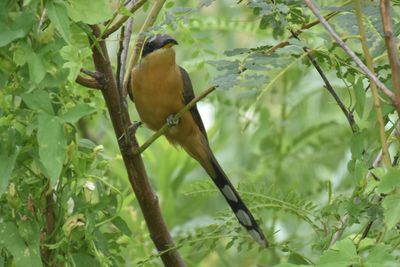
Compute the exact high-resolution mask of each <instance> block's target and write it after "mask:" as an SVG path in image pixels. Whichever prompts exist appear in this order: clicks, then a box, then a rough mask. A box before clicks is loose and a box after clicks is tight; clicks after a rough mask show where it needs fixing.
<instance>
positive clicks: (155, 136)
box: [134, 85, 218, 155]
mask: <svg viewBox="0 0 400 267" xmlns="http://www.w3.org/2000/svg"><path fill="white" fill-rule="evenodd" d="M217 87H218V86H216V85H213V86H211V87H209V88H208V89H207V90H205V91H204V92H203V93H201V94H200V95H198V96H197V97H195V98H193V99H192V101H190V102H189V103H188V104H187V105H186V106H184V107H183V108H182V109H181V110H180V111H179V112H178V113H177V114H176V115H175V116H174V118H173V120H174V121H179V119H180V118H181V117H182V116H183V115H184V114H185V113H186V112H187V111H189V110H190V109H191V108H192V107H194V106H195V105H196V103H197V102H199V101H200V100H202V99H203V98H205V97H206V96H207V95H208V94H210V93H211V92H213V91H214V90H215V89H216V88H217ZM168 128H169V125H168V124H167V123H165V124H164V125H163V127H161V128H160V129H159V130H158V131H157V132H155V133H154V134H153V135H152V136H151V137H150V138H149V139H148V140H147V141H146V142H145V143H144V144H143V145H141V146H140V147H139V148H137V149H136V150H135V151H134V153H135V155H140V154H141V153H142V152H143V151H145V150H146V149H147V148H148V147H149V146H150V145H151V144H152V143H153V142H154V141H156V140H157V139H158V138H159V137H160V136H161V135H163V134H164V133H165V132H166V131H167V129H168Z"/></svg>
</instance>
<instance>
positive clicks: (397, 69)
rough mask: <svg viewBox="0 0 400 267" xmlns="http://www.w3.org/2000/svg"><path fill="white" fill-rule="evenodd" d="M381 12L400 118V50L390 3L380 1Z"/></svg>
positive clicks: (384, 0)
mask: <svg viewBox="0 0 400 267" xmlns="http://www.w3.org/2000/svg"><path fill="white" fill-rule="evenodd" d="M380 11H381V17H382V24H383V32H384V35H385V42H386V49H387V53H388V57H389V63H390V68H391V69H392V82H393V88H394V90H395V91H394V92H395V99H396V100H395V101H394V102H395V105H396V109H397V112H398V113H399V116H400V108H398V107H400V63H399V58H398V56H397V53H398V49H397V47H396V43H395V41H394V36H393V25H392V19H391V18H392V17H391V14H390V1H389V0H381V1H380Z"/></svg>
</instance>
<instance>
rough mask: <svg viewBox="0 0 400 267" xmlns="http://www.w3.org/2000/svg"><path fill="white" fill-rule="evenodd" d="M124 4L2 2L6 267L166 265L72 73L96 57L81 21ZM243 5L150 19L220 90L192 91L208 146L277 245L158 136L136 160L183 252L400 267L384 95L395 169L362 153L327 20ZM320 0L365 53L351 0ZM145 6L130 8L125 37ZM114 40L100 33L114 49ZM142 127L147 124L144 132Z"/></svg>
mask: <svg viewBox="0 0 400 267" xmlns="http://www.w3.org/2000/svg"><path fill="white" fill-rule="evenodd" d="M122 2H123V1H105V0H104V1H103V0H101V1H84V0H68V1H61V0H47V1H39V0H30V1H17V0H5V1H4V0H3V1H0V88H1V90H0V173H1V177H0V266H17V267H19V266H34V267H35V266H64V265H65V266H89V265H93V266H123V265H129V266H130V265H134V264H138V265H139V266H160V265H161V262H160V260H159V255H160V254H157V253H156V252H155V249H154V245H153V243H152V242H151V239H150V237H149V234H148V232H147V228H146V225H145V224H144V219H143V217H142V215H141V213H140V209H139V207H138V204H137V201H136V199H135V197H134V195H133V193H132V190H131V188H130V185H129V182H128V180H127V177H126V173H125V169H124V165H123V162H122V160H121V155H120V151H119V150H118V145H117V142H116V138H115V136H114V133H113V129H112V125H111V123H110V122H109V119H108V116H107V109H106V107H105V105H104V100H103V99H102V95H101V93H100V92H99V91H96V90H90V89H88V88H85V87H83V86H81V85H79V84H78V83H76V82H75V80H76V77H77V76H78V75H79V74H80V71H81V68H82V67H84V68H86V69H93V63H92V59H91V56H92V54H91V53H92V52H91V49H90V48H91V44H90V43H89V41H88V36H89V38H91V35H90V31H89V29H88V26H87V24H95V23H100V24H99V25H101V30H102V31H105V30H106V29H107V28H108V27H109V26H110V24H111V23H112V22H113V20H115V16H114V15H113V14H114V12H117V13H118V12H119V14H121V15H125V14H126V13H127V12H128V13H129V11H127V10H126V9H124V8H122V7H121V6H122V4H123V3H122ZM239 2H240V3H238V4H237V5H232V3H231V1H210V0H203V1H200V3H198V1H186V0H180V1H172V0H171V1H167V3H166V4H165V6H164V8H163V10H162V12H161V13H160V15H159V19H158V23H157V25H156V26H153V27H152V28H151V32H168V33H170V34H173V35H174V36H175V37H176V39H177V40H179V43H180V45H179V46H178V47H177V49H176V50H177V61H178V62H179V63H180V64H181V65H182V66H184V67H185V68H186V69H187V70H188V71H189V73H190V75H191V77H192V80H193V83H194V85H195V88H196V90H199V91H200V90H201V88H206V87H207V86H208V84H211V83H213V84H218V85H219V90H218V91H217V92H216V93H214V95H211V96H210V97H209V98H208V100H207V101H206V103H200V104H199V107H200V111H201V113H202V114H203V118H204V120H205V123H206V126H207V127H208V133H209V139H210V143H211V146H212V148H213V151H214V152H215V153H216V157H217V158H218V159H219V160H220V162H221V165H222V166H224V169H225V171H226V172H227V174H228V175H229V176H230V177H231V178H232V181H233V182H234V184H239V191H240V193H241V195H243V198H244V200H245V202H246V203H248V204H249V206H250V209H251V210H252V211H253V212H254V214H255V215H256V218H257V219H259V221H260V222H261V225H262V228H263V229H264V230H265V233H266V236H267V237H268V239H269V240H270V241H271V243H272V246H271V248H268V249H265V250H264V249H260V248H258V247H257V245H256V244H254V242H253V241H252V240H251V238H250V237H249V236H248V234H247V233H246V232H245V230H243V229H242V228H241V227H239V225H238V224H237V222H236V220H235V218H234V216H233V214H231V213H230V212H229V211H228V208H227V206H226V205H225V203H224V201H223V200H222V197H221V196H219V194H218V192H217V190H216V189H215V188H214V187H213V185H212V184H211V183H210V182H206V181H207V179H208V178H206V175H205V173H204V172H203V171H202V170H201V169H200V167H199V166H198V165H197V164H196V163H195V162H194V161H193V160H191V159H189V158H188V156H187V155H186V154H185V153H183V152H182V151H180V150H173V149H172V148H171V146H170V144H168V143H167V142H166V141H165V140H163V139H160V140H158V141H157V142H156V143H154V144H153V145H152V146H151V147H150V148H149V149H147V150H146V151H145V152H144V155H143V158H144V161H145V165H146V168H147V171H148V174H149V176H150V177H151V178H152V182H153V185H154V188H155V190H156V192H157V194H158V196H159V199H160V202H161V207H162V211H163V215H164V217H165V220H166V221H167V224H168V225H169V227H170V229H171V232H172V234H173V236H174V238H175V241H176V243H177V247H178V248H179V251H180V252H181V254H182V255H183V257H184V259H185V261H186V263H187V265H188V266H255V265H256V264H257V266H280V267H284V266H310V265H311V266H312V265H314V266H324V267H328V266H371V267H372V266H397V265H399V255H400V251H399V244H400V235H399V222H400V208H399V207H400V205H399V203H400V182H399V181H400V180H399V176H400V170H399V168H398V147H399V140H398V136H397V135H398V133H397V132H396V130H395V129H396V127H397V123H398V115H397V114H396V112H395V110H394V108H393V106H392V105H391V104H390V102H389V101H388V99H386V97H385V96H384V95H381V96H380V97H381V101H382V102H381V106H382V111H383V116H384V121H385V124H386V125H385V132H386V136H387V139H388V142H390V144H391V146H390V154H391V157H392V159H394V164H393V166H391V167H384V166H381V167H378V166H373V163H374V161H375V159H376V158H377V157H378V154H379V152H380V148H381V143H380V139H379V132H378V123H377V115H376V112H375V110H374V108H373V105H372V97H371V93H370V90H369V81H368V79H367V78H366V76H365V75H364V74H363V73H362V72H361V71H360V70H359V69H358V68H357V67H356V65H355V64H354V63H353V62H352V60H351V59H349V58H348V57H347V55H345V54H344V53H343V51H342V50H341V49H340V47H338V45H336V44H335V43H333V42H332V39H331V37H330V36H329V35H328V34H327V33H326V32H325V31H324V30H323V28H322V27H320V26H318V25H314V26H312V27H311V26H310V27H309V28H307V27H304V26H305V25H309V24H310V23H312V22H313V21H314V20H315V18H314V16H313V15H312V14H311V12H309V11H308V9H307V7H306V6H305V5H304V4H303V2H302V1H292V0H281V1H266V0H248V1H239ZM314 2H316V1H314ZM393 2H394V3H393V4H394V6H393V18H392V19H393V23H394V29H395V35H396V36H398V34H399V33H400V26H399V25H400V24H399V23H400V19H399V9H398V8H399V6H398V3H397V1H393ZM319 3H320V5H319V6H318V8H319V9H320V11H321V12H322V13H323V15H328V14H330V15H332V17H331V18H330V20H329V22H330V23H331V25H333V26H334V28H335V29H336V30H337V31H338V33H339V34H340V36H342V38H343V39H344V40H345V41H346V43H347V44H348V45H349V46H350V47H351V48H352V49H353V50H354V51H355V52H356V53H357V55H358V56H360V57H361V58H362V59H364V54H363V52H362V48H361V44H360V42H359V39H358V36H357V35H358V27H357V21H356V16H355V13H354V4H353V2H352V1H335V2H334V1H319ZM150 4H152V3H150ZM149 6H150V5H149V4H145V6H144V7H143V8H142V9H140V10H139V11H138V12H136V13H135V14H134V15H133V16H134V18H135V20H134V25H135V26H134V29H135V32H137V30H136V29H138V28H140V26H141V25H142V24H143V21H144V19H145V16H146V14H147V13H148V10H149ZM93 10H96V12H93ZM362 12H363V19H364V24H365V27H366V32H367V36H366V37H367V40H368V45H369V48H370V52H371V54H372V56H373V59H374V64H375V71H376V74H377V76H378V77H379V79H380V80H381V81H382V82H384V83H385V84H386V86H387V87H389V88H393V86H392V81H391V69H390V66H389V64H388V60H387V56H386V48H385V40H384V36H383V31H382V23H381V20H380V15H379V7H378V4H377V1H367V2H363V10H362ZM108 20H109V23H108V24H107V23H103V22H104V21H108ZM298 30H301V33H300V32H299V34H298V36H299V39H295V38H290V37H291V32H290V31H298ZM136 37H137V36H136V35H135V34H134V38H136ZM118 38H119V35H118V34H114V35H112V36H111V37H110V39H109V41H108V43H107V44H108V48H109V51H110V54H111V55H112V56H113V58H112V61H113V62H116V59H115V56H116V55H115V54H116V52H115V51H116V50H117V49H118ZM278 44H280V45H278ZM92 45H96V43H94V44H92ZM277 45H278V46H277ZM303 47H308V49H309V50H310V51H311V54H312V56H313V57H314V58H315V60H316V61H317V63H318V64H319V65H320V66H321V68H322V69H323V71H324V72H325V74H326V75H327V77H328V79H329V81H330V83H331V84H332V85H333V87H334V89H335V91H336V93H337V94H338V96H339V98H340V99H341V101H342V102H343V103H344V105H345V107H346V108H347V109H348V110H349V111H350V112H351V113H352V114H353V115H354V117H355V121H356V123H357V129H358V131H357V132H355V133H352V132H351V129H350V127H349V125H348V122H347V121H346V118H345V116H344V115H343V113H342V112H341V110H340V109H339V108H338V106H337V104H336V103H335V102H334V100H333V98H332V97H331V95H329V94H328V93H327V91H326V90H325V89H324V86H325V85H324V84H323V82H322V80H321V77H320V76H319V75H318V73H317V72H315V70H314V68H313V66H312V65H311V64H310V61H309V59H308V58H307V53H306V52H305V51H304V50H303ZM130 109H131V111H132V116H131V117H132V118H133V119H135V120H136V119H137V118H138V117H137V114H136V113H135V111H134V108H133V106H132V107H131V108H130ZM392 133H393V134H392ZM150 134H151V133H150V132H149V131H148V130H146V129H140V130H139V133H138V138H139V141H140V143H143V142H144V141H145V140H146V139H147V138H148V137H149V136H150ZM239 181H240V183H239ZM161 253H166V252H161Z"/></svg>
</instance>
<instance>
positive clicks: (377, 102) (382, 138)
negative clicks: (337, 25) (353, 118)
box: [355, 0, 391, 166]
mask: <svg viewBox="0 0 400 267" xmlns="http://www.w3.org/2000/svg"><path fill="white" fill-rule="evenodd" d="M355 10H356V17H357V24H358V29H359V32H360V37H361V45H362V49H363V52H364V56H365V61H366V63H367V67H368V69H369V70H370V71H371V73H372V74H374V75H375V71H374V63H373V60H372V56H371V54H370V53H369V48H368V43H367V38H366V35H365V28H364V24H363V20H362V10H361V2H360V0H356V1H355ZM369 81H370V85H371V93H372V100H373V103H374V107H375V111H376V118H377V120H378V124H379V137H380V142H381V147H382V156H383V161H384V163H385V165H386V166H390V165H391V160H390V154H389V150H388V145H387V143H386V134H385V123H384V121H383V115H382V109H381V101H380V100H379V94H378V90H377V88H376V85H375V83H374V82H373V81H372V80H371V79H369Z"/></svg>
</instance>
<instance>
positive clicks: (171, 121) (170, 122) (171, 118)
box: [167, 114, 180, 127]
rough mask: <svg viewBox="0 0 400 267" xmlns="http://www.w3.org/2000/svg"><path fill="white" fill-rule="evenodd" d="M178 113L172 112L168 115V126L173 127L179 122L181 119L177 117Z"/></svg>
mask: <svg viewBox="0 0 400 267" xmlns="http://www.w3.org/2000/svg"><path fill="white" fill-rule="evenodd" d="M175 115H176V114H171V115H169V116H168V117H167V125H168V127H173V126H176V125H178V124H179V122H180V119H177V118H175Z"/></svg>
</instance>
